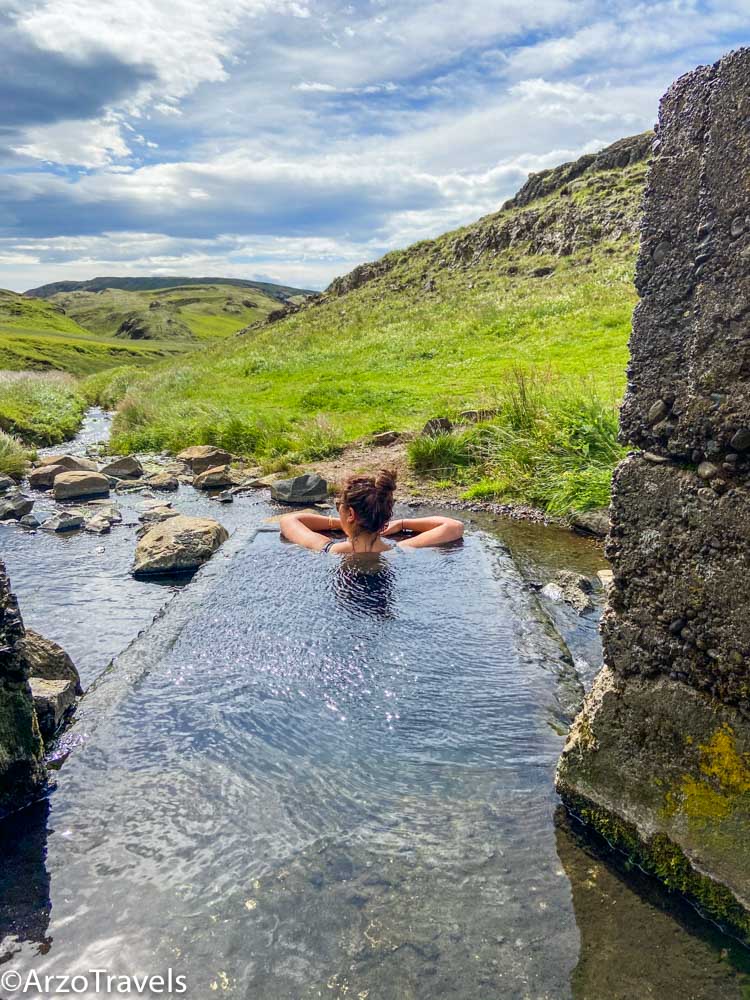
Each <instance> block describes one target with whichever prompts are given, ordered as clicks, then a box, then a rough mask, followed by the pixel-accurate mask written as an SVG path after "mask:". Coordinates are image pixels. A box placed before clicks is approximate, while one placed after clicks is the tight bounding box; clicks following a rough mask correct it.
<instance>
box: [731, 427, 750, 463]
mask: <svg viewBox="0 0 750 1000" xmlns="http://www.w3.org/2000/svg"><path fill="white" fill-rule="evenodd" d="M729 446H730V448H733V449H734V451H747V449H748V448H750V430H748V428H747V427H741V428H740V429H739V430H738V431H736V432H735V433H734V434H733V435H732V440H731V441H730V442H729ZM727 457H729V456H727Z"/></svg>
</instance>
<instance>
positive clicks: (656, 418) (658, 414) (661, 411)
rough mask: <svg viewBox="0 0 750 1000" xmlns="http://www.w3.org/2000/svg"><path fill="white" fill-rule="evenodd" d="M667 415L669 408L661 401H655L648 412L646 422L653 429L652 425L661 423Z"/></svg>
mask: <svg viewBox="0 0 750 1000" xmlns="http://www.w3.org/2000/svg"><path fill="white" fill-rule="evenodd" d="M668 415H669V407H668V406H667V404H666V403H665V402H664V400H663V399H657V400H656V402H655V403H654V404H653V406H651V407H650V409H649V411H648V416H647V417H646V420H647V421H648V423H649V424H651V426H652V427H653V425H654V424H658V423H661V421H662V420H664V419H665V417H667V416H668Z"/></svg>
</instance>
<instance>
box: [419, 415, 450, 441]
mask: <svg viewBox="0 0 750 1000" xmlns="http://www.w3.org/2000/svg"><path fill="white" fill-rule="evenodd" d="M452 430H453V423H452V421H450V420H449V419H448V418H447V417H432V418H431V419H430V420H428V421H427V423H426V424H425V425H424V427H423V428H422V437H437V436H438V434H450V432H451V431H452Z"/></svg>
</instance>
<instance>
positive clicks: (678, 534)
mask: <svg viewBox="0 0 750 1000" xmlns="http://www.w3.org/2000/svg"><path fill="white" fill-rule="evenodd" d="M637 286H638V292H639V294H640V297H641V299H640V303H639V305H638V306H637V308H636V311H635V315H634V318H633V334H632V338H631V362H630V365H629V369H628V389H627V394H626V398H625V401H624V404H623V408H622V414H621V431H622V438H623V441H625V442H628V443H631V444H634V445H636V446H637V447H639V448H641V449H643V451H642V452H638V453H635V454H632V455H631V456H630V457H629V458H628V459H627V460H626V461H625V462H624V463H623V464H622V465H621V466H620V468H619V469H618V471H617V473H616V475H615V482H614V489H613V500H612V510H611V521H612V526H611V532H610V536H609V540H608V543H607V555H608V557H609V558H610V560H611V563H612V569H613V571H614V586H613V589H612V592H611V595H610V604H609V607H608V609H607V611H606V613H605V616H604V619H603V623H602V637H603V643H604V659H605V664H606V665H605V667H604V669H603V670H602V672H601V674H600V675H599V677H598V678H597V680H596V682H595V684H594V688H593V690H592V692H591V693H590V695H589V696H588V698H587V700H586V703H585V705H584V708H583V710H582V712H581V714H580V715H579V717H578V719H577V720H576V722H575V724H574V726H573V729H572V731H571V735H570V737H569V740H568V742H567V744H566V747H565V750H564V752H563V756H562V758H561V761H560V765H559V768H558V776H557V783H558V789H559V791H560V793H561V795H562V796H563V799H564V800H565V801H566V803H567V804H568V805H569V806H570V807H571V808H572V809H573V810H574V811H576V812H577V813H578V814H579V815H581V816H582V818H584V819H585V820H587V821H589V822H591V823H593V824H594V825H596V826H597V827H599V829H600V830H602V832H605V833H606V835H607V836H608V837H609V838H610V839H611V840H613V841H614V842H616V843H618V844H619V846H621V847H624V848H625V849H627V850H628V851H629V852H631V853H632V854H634V855H636V856H637V857H638V858H639V860H640V861H641V863H642V864H644V865H645V866H647V867H648V868H649V869H650V870H652V871H654V872H655V873H656V874H658V875H659V876H660V877H661V878H662V879H663V880H664V881H665V882H666V883H667V884H669V885H671V886H673V887H675V888H678V889H680V890H681V891H684V892H687V893H688V894H690V895H692V896H693V897H694V898H696V899H697V900H698V902H699V903H700V904H701V905H702V906H703V908H704V909H706V910H707V911H709V912H711V913H712V915H714V916H716V917H718V918H719V919H720V920H723V921H724V922H725V923H727V924H729V925H731V926H732V927H733V928H734V929H735V930H736V931H739V932H740V933H741V934H743V935H744V936H746V937H747V938H748V939H749V940H750V851H748V850H747V843H748V840H749V839H750V588H749V587H748V576H749V572H750V49H742V50H739V51H737V52H734V53H732V54H730V55H728V56H726V57H725V58H724V59H722V60H721V61H720V62H719V63H717V64H716V65H714V66H711V67H700V68H699V69H697V70H695V71H694V72H693V73H689V74H687V75H686V76H684V77H682V78H681V79H679V80H678V81H677V82H676V83H675V84H674V85H673V86H672V87H671V88H670V90H669V91H668V92H667V94H666V95H665V97H664V98H663V100H662V103H661V108H660V115H659V125H658V129H657V133H656V140H655V143H654V156H653V159H652V163H651V168H650V173H649V180H648V185H647V190H646V196H645V211H644V217H643V223H642V233H641V247H640V254H639V259H638V267H637Z"/></svg>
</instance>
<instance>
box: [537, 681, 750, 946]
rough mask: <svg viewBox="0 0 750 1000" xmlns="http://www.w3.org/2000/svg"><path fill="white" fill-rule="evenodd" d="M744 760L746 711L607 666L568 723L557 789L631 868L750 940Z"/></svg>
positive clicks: (749, 754)
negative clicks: (618, 847)
mask: <svg viewBox="0 0 750 1000" xmlns="http://www.w3.org/2000/svg"><path fill="white" fill-rule="evenodd" d="M638 734H642V736H640V737H639V736H638ZM748 761H750V723H748V720H747V717H746V716H745V715H744V714H743V713H741V712H739V711H737V710H736V709H732V708H730V707H728V706H722V705H721V704H720V703H718V702H713V703H712V702H711V701H709V700H708V699H706V698H705V696H703V695H701V694H700V693H699V692H697V691H695V690H694V689H693V688H692V687H690V686H689V685H687V684H684V683H680V682H679V681H674V680H671V679H670V678H669V677H665V676H663V675H662V676H659V677H657V678H656V679H647V678H642V677H633V678H629V679H625V678H623V677H622V676H620V675H618V673H616V672H615V671H613V670H611V669H609V668H608V667H604V668H603V669H602V670H601V671H600V673H599V674H598V675H597V677H596V680H595V681H594V685H593V687H592V690H591V691H590V693H589V694H588V695H587V697H586V699H585V702H584V706H583V709H582V711H581V713H580V714H579V715H578V717H577V719H576V720H575V722H574V724H573V727H572V729H571V732H570V735H569V737H568V741H567V743H566V744H565V749H564V751H563V755H562V758H561V760H560V763H559V765H558V769H557V776H556V785H557V789H558V792H559V793H560V794H561V795H562V797H563V800H564V801H565V802H566V803H567V804H568V805H569V806H570V808H571V809H572V810H573V812H574V813H575V814H576V815H577V816H578V817H579V818H582V819H583V820H584V821H585V822H587V823H589V824H590V825H591V826H593V827H594V828H595V829H597V830H599V831H600V832H601V833H604V834H606V835H607V837H608V839H609V840H610V841H613V840H614V841H615V843H618V844H624V843H627V845H628V854H629V856H630V857H631V858H632V859H633V861H635V862H636V863H637V864H639V865H640V866H641V867H643V868H645V869H646V870H647V871H650V872H652V873H654V874H656V875H658V876H660V877H662V878H664V877H666V878H667V879H668V881H669V884H670V886H671V888H673V889H677V890H679V891H682V892H684V893H687V894H689V895H690V896H691V897H692V898H693V899H695V900H697V902H698V903H699V905H701V906H702V908H703V909H705V910H708V911H709V912H713V913H714V914H715V915H716V916H719V919H721V921H722V922H723V923H724V924H725V925H726V926H729V927H732V928H734V929H735V930H736V931H737V932H738V933H739V934H740V935H741V936H742V937H743V939H745V940H746V939H747V936H748V935H747V926H746V924H745V925H744V926H743V906H742V901H744V905H745V906H747V901H748V895H747V889H748V885H750V852H748V851H747V831H748V829H750V805H749V802H750V799H749V797H748V794H747V792H746V791H744V792H743V791H742V790H743V789H747V788H748V787H750V766H749V765H748ZM733 897H734V900H737V901H738V902H734V901H733ZM717 905H718V907H719V911H720V912H718V913H717ZM738 924H739V926H737V925H738Z"/></svg>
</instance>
